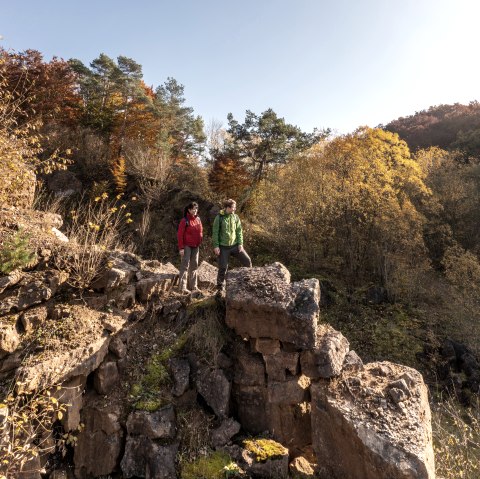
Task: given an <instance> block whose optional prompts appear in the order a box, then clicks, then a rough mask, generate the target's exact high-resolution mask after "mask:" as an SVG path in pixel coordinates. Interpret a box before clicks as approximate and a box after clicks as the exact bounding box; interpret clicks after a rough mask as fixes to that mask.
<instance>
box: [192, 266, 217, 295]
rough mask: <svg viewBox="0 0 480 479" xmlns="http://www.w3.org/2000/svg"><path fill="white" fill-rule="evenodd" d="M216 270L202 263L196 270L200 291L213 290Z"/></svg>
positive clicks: (215, 282) (215, 283) (215, 281)
mask: <svg viewBox="0 0 480 479" xmlns="http://www.w3.org/2000/svg"><path fill="white" fill-rule="evenodd" d="M217 274H218V268H217V267H216V266H213V265H211V264H210V263H207V262H206V261H202V262H201V263H200V266H199V267H198V269H197V277H198V287H199V288H201V289H207V290H208V289H214V288H215V286H216V285H217Z"/></svg>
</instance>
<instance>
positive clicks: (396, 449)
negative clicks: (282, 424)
mask: <svg viewBox="0 0 480 479" xmlns="http://www.w3.org/2000/svg"><path fill="white" fill-rule="evenodd" d="M405 374H408V376H409V377H410V378H411V381H410V386H408V384H407V381H406V380H405V376H404V375H405ZM399 380H402V381H403V382H404V383H405V384H407V387H408V390H409V392H410V396H409V397H408V398H405V401H404V403H403V405H402V407H401V408H400V407H398V406H397V405H396V404H395V402H393V401H392V403H388V402H387V401H386V399H385V398H386V397H388V391H390V390H392V384H394V385H396V386H398V384H397V382H398V381H399ZM403 387H404V386H403V384H402V388H403ZM397 389H398V390H402V389H400V388H397ZM311 395H312V436H313V437H312V441H313V447H314V449H315V453H316V456H317V459H318V465H319V468H320V472H321V474H323V475H325V476H329V475H332V476H335V477H336V476H341V477H342V478H345V479H377V478H378V479H433V478H434V477H435V467H434V457H433V447H432V430H431V424H430V407H429V404H428V397H427V396H428V395H427V388H426V386H425V384H424V382H423V379H422V376H421V375H420V373H418V372H417V371H415V370H413V369H411V368H408V367H406V366H400V365H395V364H392V363H372V364H367V365H366V366H365V368H364V370H363V371H361V372H356V373H346V374H344V375H343V377H342V379H341V380H339V381H337V382H336V383H331V384H330V386H328V385H327V384H324V383H315V384H312V386H311Z"/></svg>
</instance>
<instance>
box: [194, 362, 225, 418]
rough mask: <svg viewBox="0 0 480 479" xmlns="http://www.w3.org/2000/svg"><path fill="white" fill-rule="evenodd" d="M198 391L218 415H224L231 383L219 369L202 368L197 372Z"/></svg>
mask: <svg viewBox="0 0 480 479" xmlns="http://www.w3.org/2000/svg"><path fill="white" fill-rule="evenodd" d="M195 383H196V385H197V389H198V392H199V393H200V394H201V395H202V397H203V398H204V399H205V401H206V402H207V404H208V405H209V406H210V407H211V408H212V409H213V412H214V413H215V414H216V415H217V416H218V417H221V418H223V417H225V416H227V414H228V410H229V406H230V392H231V384H230V381H229V380H228V379H227V378H226V376H225V373H224V372H223V371H222V370H221V369H210V368H203V369H201V370H200V371H198V373H197V377H196V381H195Z"/></svg>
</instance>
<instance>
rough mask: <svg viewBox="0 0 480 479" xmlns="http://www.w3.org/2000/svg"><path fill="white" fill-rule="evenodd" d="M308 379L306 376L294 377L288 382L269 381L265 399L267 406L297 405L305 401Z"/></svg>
mask: <svg viewBox="0 0 480 479" xmlns="http://www.w3.org/2000/svg"><path fill="white" fill-rule="evenodd" d="M309 387H310V378H308V377H307V376H303V375H302V376H300V377H294V378H291V379H289V380H288V381H282V382H274V381H269V382H268V385H267V393H268V395H267V398H268V403H269V404H299V403H302V402H304V401H305V400H306V399H307V392H308V388H309Z"/></svg>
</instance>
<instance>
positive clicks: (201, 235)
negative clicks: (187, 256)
mask: <svg viewBox="0 0 480 479" xmlns="http://www.w3.org/2000/svg"><path fill="white" fill-rule="evenodd" d="M198 221H200V242H202V240H203V224H202V220H201V219H200V218H198Z"/></svg>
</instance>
